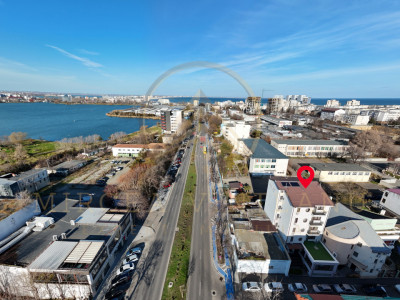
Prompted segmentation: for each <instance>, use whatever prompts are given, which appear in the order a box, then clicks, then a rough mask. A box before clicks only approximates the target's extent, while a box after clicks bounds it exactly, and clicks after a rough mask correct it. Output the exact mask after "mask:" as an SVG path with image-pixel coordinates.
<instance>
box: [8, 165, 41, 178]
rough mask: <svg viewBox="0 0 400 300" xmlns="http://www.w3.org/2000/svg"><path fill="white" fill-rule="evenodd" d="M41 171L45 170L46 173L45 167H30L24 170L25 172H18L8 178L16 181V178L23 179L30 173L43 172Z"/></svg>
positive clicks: (30, 174)
mask: <svg viewBox="0 0 400 300" xmlns="http://www.w3.org/2000/svg"><path fill="white" fill-rule="evenodd" d="M43 171H45V172H46V174H47V171H46V169H43V168H40V169H31V170H29V171H25V172H22V173H20V174H18V175H16V176H14V177H11V178H10V180H13V181H17V180H20V179H24V178H27V177H30V176H32V175H35V174H38V173H40V172H43Z"/></svg>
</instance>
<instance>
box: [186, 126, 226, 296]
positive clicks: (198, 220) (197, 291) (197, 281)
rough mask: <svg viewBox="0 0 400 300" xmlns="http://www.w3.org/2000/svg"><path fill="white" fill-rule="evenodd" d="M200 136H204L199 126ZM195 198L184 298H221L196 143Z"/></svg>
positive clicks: (205, 176) (205, 185)
mask: <svg viewBox="0 0 400 300" xmlns="http://www.w3.org/2000/svg"><path fill="white" fill-rule="evenodd" d="M201 135H202V136H204V135H205V126H204V125H202V130H201ZM195 162H196V170H197V182H196V199H195V206H194V215H193V227H192V243H191V246H190V265H191V267H190V270H191V271H190V272H189V273H190V274H189V279H188V292H187V297H186V298H187V299H190V300H195V299H201V300H203V299H211V298H213V299H224V297H225V296H224V295H225V287H224V282H223V281H220V279H219V278H220V276H219V275H218V273H217V270H216V268H215V266H214V265H213V264H214V262H213V258H212V249H211V230H210V226H211V223H210V222H211V220H210V217H209V212H208V210H209V201H208V200H209V198H208V196H209V195H208V193H209V181H208V172H207V171H208V170H207V169H208V163H207V158H206V155H204V153H203V145H201V144H200V141H198V143H197V149H196V155H195Z"/></svg>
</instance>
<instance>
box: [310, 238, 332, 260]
mask: <svg viewBox="0 0 400 300" xmlns="http://www.w3.org/2000/svg"><path fill="white" fill-rule="evenodd" d="M304 246H305V247H306V248H307V250H308V252H310V254H311V256H312V257H313V258H314V259H315V260H328V261H333V258H332V256H331V255H330V254H329V252H328V251H326V249H325V248H324V246H322V244H321V243H320V242H310V241H305V242H304Z"/></svg>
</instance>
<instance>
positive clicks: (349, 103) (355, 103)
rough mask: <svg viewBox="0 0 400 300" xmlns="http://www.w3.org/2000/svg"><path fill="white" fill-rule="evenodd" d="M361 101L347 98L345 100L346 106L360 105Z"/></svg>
mask: <svg viewBox="0 0 400 300" xmlns="http://www.w3.org/2000/svg"><path fill="white" fill-rule="evenodd" d="M360 104H361V102H360V101H358V100H355V99H353V100H349V101H347V102H346V106H360Z"/></svg>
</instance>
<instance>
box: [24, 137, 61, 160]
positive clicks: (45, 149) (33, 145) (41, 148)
mask: <svg viewBox="0 0 400 300" xmlns="http://www.w3.org/2000/svg"><path fill="white" fill-rule="evenodd" d="M24 148H25V150H26V152H28V154H29V155H31V156H40V155H42V154H45V153H49V152H54V151H55V150H56V148H57V147H56V143H55V142H48V141H39V140H32V141H30V142H28V143H24Z"/></svg>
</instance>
